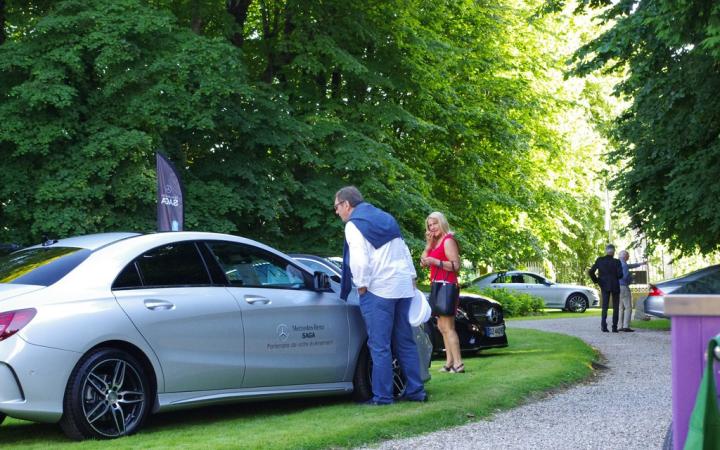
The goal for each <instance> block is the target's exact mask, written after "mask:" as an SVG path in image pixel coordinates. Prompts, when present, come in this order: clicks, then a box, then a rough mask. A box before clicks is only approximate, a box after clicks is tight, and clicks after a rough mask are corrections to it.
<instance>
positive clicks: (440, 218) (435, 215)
mask: <svg viewBox="0 0 720 450" xmlns="http://www.w3.org/2000/svg"><path fill="white" fill-rule="evenodd" d="M430 219H435V220H437V222H438V225H439V226H440V229H441V230H442V232H443V234H449V233H450V224H449V223H448V221H447V218H446V217H445V214H443V213H441V212H439V211H433V212H431V213H430V215H429V216H427V219H425V229H427V228H428V220H430Z"/></svg>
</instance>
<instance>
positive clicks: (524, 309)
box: [467, 288, 545, 317]
mask: <svg viewBox="0 0 720 450" xmlns="http://www.w3.org/2000/svg"><path fill="white" fill-rule="evenodd" d="M467 291H468V292H472V293H476V294H480V295H484V296H486V297H490V298H492V299H494V300H497V301H498V302H500V304H501V305H502V306H503V313H504V314H505V316H506V317H519V316H534V315H539V314H543V308H544V307H545V302H543V300H542V299H541V298H540V297H538V296H536V295H531V294H524V293H521V292H515V291H510V290H507V289H491V288H483V289H478V288H469V289H467Z"/></svg>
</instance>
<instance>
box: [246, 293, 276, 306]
mask: <svg viewBox="0 0 720 450" xmlns="http://www.w3.org/2000/svg"><path fill="white" fill-rule="evenodd" d="M245 301H246V302H248V303H250V304H251V305H254V304H255V303H260V304H261V305H268V304H270V299H269V298H266V297H260V296H259V295H246V296H245Z"/></svg>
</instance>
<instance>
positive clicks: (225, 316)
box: [113, 242, 244, 392]
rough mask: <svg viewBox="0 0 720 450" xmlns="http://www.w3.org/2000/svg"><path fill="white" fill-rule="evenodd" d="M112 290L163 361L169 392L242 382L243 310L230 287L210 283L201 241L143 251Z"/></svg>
mask: <svg viewBox="0 0 720 450" xmlns="http://www.w3.org/2000/svg"><path fill="white" fill-rule="evenodd" d="M113 293H114V295H115V297H116V299H117V301H118V302H119V303H120V306H121V307H122V309H123V310H124V311H125V313H126V314H127V315H128V317H129V318H130V320H131V321H132V322H133V324H135V326H136V327H137V329H138V330H139V331H140V333H141V334H142V335H143V336H144V337H145V339H146V340H147V342H148V343H149V345H150V346H151V347H152V349H153V351H154V352H155V354H156V355H157V357H158V359H159V360H160V364H161V365H162V370H163V376H164V379H165V390H166V392H186V391H206V390H217V389H232V388H239V387H241V385H242V379H243V372H244V356H243V348H244V345H243V324H242V315H241V314H242V313H241V310H240V308H239V307H238V305H237V302H236V301H235V298H234V297H233V296H232V295H231V294H230V293H229V292H228V291H227V289H226V287H225V286H224V285H223V284H216V285H213V283H212V282H211V279H210V277H209V274H208V271H207V268H206V266H205V263H204V261H203V259H202V258H201V256H200V253H199V247H198V244H197V243H196V242H178V243H173V244H168V245H162V246H160V247H157V248H154V249H152V250H150V251H147V252H145V253H144V254H142V255H140V256H139V257H138V258H136V259H135V260H134V261H133V262H132V263H130V264H129V265H128V266H127V267H125V269H124V270H123V271H122V272H121V273H120V275H119V276H118V278H117V279H116V280H115V283H114V284H113Z"/></svg>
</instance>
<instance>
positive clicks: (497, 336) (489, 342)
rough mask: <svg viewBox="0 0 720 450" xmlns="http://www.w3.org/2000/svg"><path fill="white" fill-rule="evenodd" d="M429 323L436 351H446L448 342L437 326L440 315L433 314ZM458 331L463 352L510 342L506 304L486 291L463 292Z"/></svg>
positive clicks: (457, 323)
mask: <svg viewBox="0 0 720 450" xmlns="http://www.w3.org/2000/svg"><path fill="white" fill-rule="evenodd" d="M426 325H428V326H429V327H428V328H429V329H428V331H429V333H430V334H431V336H432V343H433V351H434V352H435V353H442V352H444V351H445V347H444V345H445V344H444V342H443V338H442V334H441V333H440V329H439V328H438V326H437V318H435V317H431V318H430V321H429V322H428V323H427V324H426ZM455 331H457V335H458V339H459V340H460V350H461V351H462V352H466V353H476V352H479V351H480V350H483V349H488V348H497V347H507V346H508V339H507V335H506V334H505V316H504V314H503V308H502V305H501V304H500V303H499V302H496V301H495V300H493V299H491V298H489V297H485V296H482V295H476V294H464V293H461V294H460V305H459V306H458V309H457V312H456V313H455Z"/></svg>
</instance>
